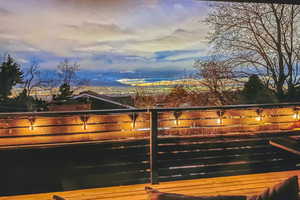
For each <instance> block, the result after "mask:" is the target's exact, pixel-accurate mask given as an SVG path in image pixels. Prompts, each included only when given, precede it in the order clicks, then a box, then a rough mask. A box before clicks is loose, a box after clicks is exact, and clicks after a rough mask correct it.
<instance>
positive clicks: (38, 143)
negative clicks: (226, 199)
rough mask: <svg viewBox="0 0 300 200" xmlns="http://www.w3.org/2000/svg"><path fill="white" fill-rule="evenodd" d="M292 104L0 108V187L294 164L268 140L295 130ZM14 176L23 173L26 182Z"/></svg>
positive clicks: (166, 177)
mask: <svg viewBox="0 0 300 200" xmlns="http://www.w3.org/2000/svg"><path fill="white" fill-rule="evenodd" d="M299 108H300V104H296V103H295V104H276V105H275V104H272V105H240V106H224V107H197V108H168V109H149V110H147V109H128V110H127V109H126V110H106V111H104V110H102V111H78V112H56V113H54V112H41V113H2V114H0V124H1V126H0V156H1V158H2V164H1V166H0V172H1V177H3V180H5V181H3V182H0V188H1V190H0V192H1V194H13V193H14V191H11V189H16V188H19V189H18V191H19V193H32V192H37V191H38V192H48V191H49V188H52V189H50V190H52V191H59V190H69V189H80V188H87V187H102V186H111V185H126V184H135V183H146V182H148V181H150V182H151V183H153V184H156V183H158V182H160V181H171V180H184V179H193V178H201V177H214V176H226V175H233V174H248V173H254V172H266V171H282V170H289V169H298V168H299V167H300V165H299V163H300V159H299V158H298V157H296V156H293V155H291V154H289V153H286V152H284V151H281V150H278V149H276V148H274V147H272V146H270V145H269V144H268V141H269V140H270V139H273V138H275V137H284V136H287V135H298V136H300V132H298V131H297V128H298V127H300V126H299V125H300V121H299V120H300V116H299V114H300V113H299V112H300V110H299ZM23 147H25V148H23ZM28 147H30V148H28ZM46 147H47V148H46ZM25 172H26V173H25ZM33 175H34V176H33ZM18 180H26V187H25V186H24V183H23V182H22V181H18ZM41 182H44V184H41ZM49 183H50V184H52V186H53V187H49ZM18 184H19V186H18Z"/></svg>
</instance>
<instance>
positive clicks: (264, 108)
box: [0, 103, 300, 147]
mask: <svg viewBox="0 0 300 200" xmlns="http://www.w3.org/2000/svg"><path fill="white" fill-rule="evenodd" d="M299 109H300V104H296V103H295V104H272V105H240V106H224V107H194V108H169V109H149V110H147V109H122V110H102V111H80V112H39V113H2V114H0V147H1V146H10V145H28V144H45V143H60V142H83V141H84V142H86V141H99V140H111V139H128V138H141V137H142V138H143V137H148V136H149V134H150V124H151V122H150V121H151V120H150V116H151V113H154V114H155V115H156V116H154V118H153V117H152V122H153V120H155V122H153V123H154V124H155V125H154V126H152V129H157V131H158V134H159V135H161V136H164V135H173V136H174V135H198V136H199V135H202V136H210V135H216V134H228V133H230V134H233V133H236V134H239V133H254V132H260V131H264V132H266V131H278V130H294V129H296V128H298V127H300V121H299V120H300V110H299Z"/></svg>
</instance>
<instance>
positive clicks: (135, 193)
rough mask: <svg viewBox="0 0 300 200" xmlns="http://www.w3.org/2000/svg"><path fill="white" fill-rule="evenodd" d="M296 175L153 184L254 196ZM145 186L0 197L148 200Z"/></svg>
mask: <svg viewBox="0 0 300 200" xmlns="http://www.w3.org/2000/svg"><path fill="white" fill-rule="evenodd" d="M294 175H298V177H300V170H294V171H284V172H271V173H261V174H251V175H240V176H227V177H218V178H203V179H195V180H186V181H173V182H164V183H161V184H159V185H154V186H150V187H153V188H155V189H158V190H160V191H162V192H171V193H182V194H186V195H253V194H258V193H260V192H262V191H263V190H264V189H266V188H267V187H271V186H273V185H274V184H276V183H279V182H280V181H282V180H284V179H286V178H287V177H290V176H294ZM145 186H149V184H139V185H130V186H115V187H106V188H95V189H85V190H73V191H66V192H54V193H43V194H32V195H18V196H6V197H0V200H40V199H43V200H51V199H52V196H53V195H54V194H55V195H59V196H61V197H63V198H65V199H66V200H100V199H112V200H146V199H147V195H146V192H145V190H144V188H145Z"/></svg>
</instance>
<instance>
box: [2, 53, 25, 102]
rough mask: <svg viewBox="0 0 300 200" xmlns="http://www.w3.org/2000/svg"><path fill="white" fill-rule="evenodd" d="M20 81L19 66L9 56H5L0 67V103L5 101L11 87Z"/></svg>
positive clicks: (21, 78)
mask: <svg viewBox="0 0 300 200" xmlns="http://www.w3.org/2000/svg"><path fill="white" fill-rule="evenodd" d="M22 81H23V73H22V71H21V69H20V65H19V64H17V63H16V62H15V60H14V59H13V58H12V57H11V56H10V55H8V56H6V57H5V58H4V61H3V62H2V63H1V65H0V101H5V100H7V98H8V96H9V95H10V94H11V90H12V88H13V86H15V85H16V84H18V83H22Z"/></svg>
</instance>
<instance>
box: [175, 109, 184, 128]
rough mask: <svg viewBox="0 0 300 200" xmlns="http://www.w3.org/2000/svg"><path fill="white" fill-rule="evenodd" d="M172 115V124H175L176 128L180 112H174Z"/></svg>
mask: <svg viewBox="0 0 300 200" xmlns="http://www.w3.org/2000/svg"><path fill="white" fill-rule="evenodd" d="M173 115H174V117H175V120H174V123H175V125H176V126H178V125H179V117H180V116H181V115H182V112H180V111H175V112H174V113H173Z"/></svg>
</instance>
